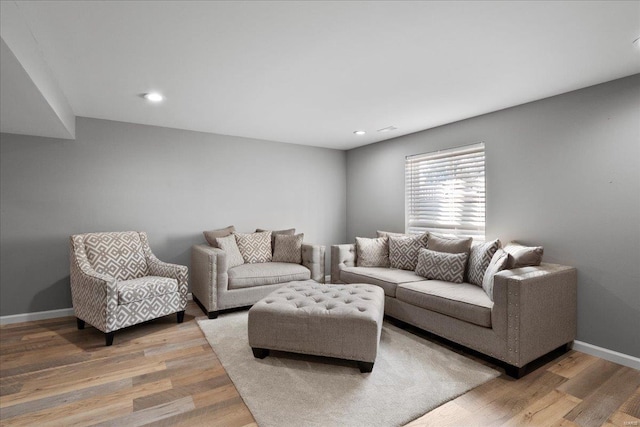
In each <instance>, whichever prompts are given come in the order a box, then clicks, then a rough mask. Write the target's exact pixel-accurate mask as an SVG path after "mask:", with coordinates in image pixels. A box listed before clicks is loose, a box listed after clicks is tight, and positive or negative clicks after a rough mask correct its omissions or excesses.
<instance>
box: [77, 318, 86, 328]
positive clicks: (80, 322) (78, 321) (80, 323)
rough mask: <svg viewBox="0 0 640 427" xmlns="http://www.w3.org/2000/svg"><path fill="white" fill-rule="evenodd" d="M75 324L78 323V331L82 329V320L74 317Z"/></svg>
mask: <svg viewBox="0 0 640 427" xmlns="http://www.w3.org/2000/svg"><path fill="white" fill-rule="evenodd" d="M76 322H77V323H78V329H80V330H82V329H84V320H82V319H80V318H79V317H76Z"/></svg>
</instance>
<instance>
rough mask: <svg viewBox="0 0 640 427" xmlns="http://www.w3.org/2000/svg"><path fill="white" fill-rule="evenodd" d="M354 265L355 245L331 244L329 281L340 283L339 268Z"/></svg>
mask: <svg viewBox="0 0 640 427" xmlns="http://www.w3.org/2000/svg"><path fill="white" fill-rule="evenodd" d="M355 265H356V245H355V244H353V243H351V244H344V245H333V246H331V283H342V281H341V280H340V270H342V269H343V268H344V267H354V266H355Z"/></svg>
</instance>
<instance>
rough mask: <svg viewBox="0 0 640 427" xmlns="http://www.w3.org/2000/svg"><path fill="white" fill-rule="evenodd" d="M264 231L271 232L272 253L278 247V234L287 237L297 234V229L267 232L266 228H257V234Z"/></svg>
mask: <svg viewBox="0 0 640 427" xmlns="http://www.w3.org/2000/svg"><path fill="white" fill-rule="evenodd" d="M263 231H271V252H273V250H274V249H275V247H276V236H277V235H278V234H284V235H285V236H293V235H294V234H296V229H295V228H288V229H286V230H266V229H264V228H256V233H261V232H263Z"/></svg>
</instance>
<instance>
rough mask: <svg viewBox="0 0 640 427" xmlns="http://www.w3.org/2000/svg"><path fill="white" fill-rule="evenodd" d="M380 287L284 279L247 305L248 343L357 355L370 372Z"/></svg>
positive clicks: (259, 348) (260, 348) (263, 351)
mask: <svg viewBox="0 0 640 427" xmlns="http://www.w3.org/2000/svg"><path fill="white" fill-rule="evenodd" d="M383 316H384V291H383V290H382V288H380V287H378V286H374V285H366V284H350V285H323V284H320V283H317V282H314V281H313V280H306V281H300V282H289V283H288V284H286V285H284V286H283V287H281V288H279V289H277V290H275V291H274V292H272V293H271V294H269V295H268V296H266V297H265V298H263V299H262V300H261V301H259V302H257V303H256V304H254V306H253V307H251V309H250V310H249V345H250V346H251V348H252V349H253V355H254V356H255V357H257V358H260V359H263V358H264V357H266V356H268V355H269V350H280V351H290V352H293V353H303V354H313V355H317V356H328V357H337V358H341V359H349V360H356V361H357V362H358V366H359V367H360V371H361V372H371V370H372V369H373V363H374V362H375V360H376V354H377V352H378V343H379V342H380V332H381V330H382V318H383Z"/></svg>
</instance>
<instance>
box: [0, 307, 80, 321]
mask: <svg viewBox="0 0 640 427" xmlns="http://www.w3.org/2000/svg"><path fill="white" fill-rule="evenodd" d="M66 316H73V308H61V309H59V310H49V311H36V312H35V313H23V314H12V315H10V316H0V325H9V324H11V323H21V322H31V321H33V320H45V319H54V318H56V317H66Z"/></svg>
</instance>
